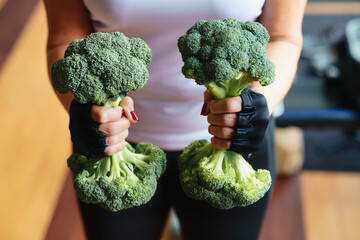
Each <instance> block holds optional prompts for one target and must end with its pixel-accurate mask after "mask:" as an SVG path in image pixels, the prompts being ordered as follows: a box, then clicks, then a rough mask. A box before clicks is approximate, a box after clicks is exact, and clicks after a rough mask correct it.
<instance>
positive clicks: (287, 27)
mask: <svg viewBox="0 0 360 240" xmlns="http://www.w3.org/2000/svg"><path fill="white" fill-rule="evenodd" d="M305 6H306V0H291V1H289V0H267V1H265V5H264V8H263V13H262V14H261V16H260V17H259V19H258V21H259V22H260V23H261V24H262V25H263V26H265V28H266V29H267V30H268V32H269V34H270V41H269V43H268V44H267V46H266V51H267V57H268V58H269V59H270V60H271V61H272V62H273V63H274V64H275V68H276V70H275V71H276V77H275V81H274V82H273V83H272V84H271V85H269V86H266V87H263V86H261V85H260V84H259V83H258V82H255V83H253V84H252V85H251V86H250V88H251V89H252V90H254V91H256V92H259V93H261V94H263V95H264V96H265V98H266V100H267V103H268V109H269V113H270V114H272V112H273V111H274V109H275V108H276V106H277V105H278V104H279V103H280V102H281V101H282V100H283V98H284V97H285V96H286V94H287V93H288V91H289V89H290V87H291V85H292V82H293V80H294V77H295V73H296V70H297V64H298V61H299V57H300V52H301V48H302V30H301V29H302V21H303V15H304V10H305ZM204 101H205V103H207V105H208V106H209V107H208V111H204V113H203V115H207V114H208V122H209V123H210V126H209V133H210V134H212V135H213V136H214V137H213V138H212V144H213V146H214V147H216V148H225V149H228V148H230V146H231V138H232V137H233V136H234V134H235V131H234V129H233V127H234V126H235V125H236V123H237V115H236V113H237V112H239V111H241V110H242V109H241V106H242V99H241V97H234V98H226V99H221V100H213V98H212V97H211V96H210V93H209V92H205V97H204Z"/></svg>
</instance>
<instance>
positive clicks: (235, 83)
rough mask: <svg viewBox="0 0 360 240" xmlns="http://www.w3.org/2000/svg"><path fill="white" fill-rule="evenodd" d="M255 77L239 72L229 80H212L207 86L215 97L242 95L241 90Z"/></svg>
mask: <svg viewBox="0 0 360 240" xmlns="http://www.w3.org/2000/svg"><path fill="white" fill-rule="evenodd" d="M254 81H255V79H254V78H253V77H251V75H250V74H248V73H245V72H242V71H241V72H239V73H238V74H237V75H236V76H235V77H234V78H232V79H230V80H228V81H227V82H215V81H213V82H210V83H208V84H206V85H205V87H206V88H207V89H208V90H209V91H210V92H211V93H212V95H213V96H214V97H215V99H222V98H227V97H237V96H240V94H241V92H242V91H243V90H244V89H245V88H246V87H247V86H249V85H250V84H251V83H252V82H254Z"/></svg>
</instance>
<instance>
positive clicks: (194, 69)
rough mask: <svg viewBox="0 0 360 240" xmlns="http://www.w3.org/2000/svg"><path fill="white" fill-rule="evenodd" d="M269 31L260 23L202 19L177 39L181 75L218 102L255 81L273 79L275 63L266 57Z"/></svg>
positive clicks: (266, 82) (265, 81) (266, 83)
mask: <svg viewBox="0 0 360 240" xmlns="http://www.w3.org/2000/svg"><path fill="white" fill-rule="evenodd" d="M269 38H270V37H269V34H268V32H267V30H266V29H265V28H264V27H263V26H262V25H261V24H260V23H258V22H251V21H249V22H245V23H243V22H239V21H237V20H235V19H225V20H223V21H221V20H209V21H205V20H200V21H198V22H196V23H195V24H194V25H193V26H192V27H191V28H190V29H189V30H188V31H187V32H186V34H185V35H183V36H181V37H180V38H179V40H178V48H179V51H180V53H181V56H182V59H183V61H184V66H183V67H182V72H183V74H184V75H185V77H186V78H193V79H195V82H196V83H197V84H199V85H204V86H205V87H206V88H207V89H209V91H210V92H211V93H212V94H213V95H214V97H215V98H216V99H221V98H224V97H236V96H239V95H240V94H241V91H242V90H244V88H245V87H247V86H248V85H250V84H251V83H252V82H253V81H259V83H260V84H261V85H263V86H266V85H269V84H270V83H272V81H273V80H274V76H275V67H274V64H273V63H272V62H271V61H270V60H269V59H268V58H267V57H266V56H265V45H266V44H267V42H268V41H269Z"/></svg>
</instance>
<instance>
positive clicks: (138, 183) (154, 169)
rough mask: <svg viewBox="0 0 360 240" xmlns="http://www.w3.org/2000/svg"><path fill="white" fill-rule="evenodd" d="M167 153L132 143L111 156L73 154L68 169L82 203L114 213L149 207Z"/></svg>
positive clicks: (147, 144) (148, 145)
mask: <svg viewBox="0 0 360 240" xmlns="http://www.w3.org/2000/svg"><path fill="white" fill-rule="evenodd" d="M165 161H166V156H165V153H164V152H163V151H162V150H161V149H160V148H158V147H156V146H154V145H152V144H150V143H139V144H137V145H136V147H135V148H133V147H132V146H131V145H130V144H129V143H126V147H125V148H124V149H123V150H122V151H120V152H118V153H115V154H114V155H112V156H109V157H103V158H100V159H88V158H86V157H85V156H83V155H80V154H78V153H73V154H72V155H71V156H70V157H69V159H68V166H69V168H70V169H71V171H72V172H73V173H74V175H76V177H75V180H74V188H75V191H76V193H77V195H78V197H79V199H81V200H82V201H83V202H85V203H91V204H99V205H100V206H101V207H103V208H104V209H106V210H108V211H111V212H115V211H119V210H122V209H126V208H130V207H134V206H139V205H142V204H144V203H147V202H148V201H149V200H150V199H151V197H152V196H153V195H154V193H155V190H156V187H157V180H158V179H159V177H160V176H161V175H162V173H163V172H164V171H165V166H166V162H165Z"/></svg>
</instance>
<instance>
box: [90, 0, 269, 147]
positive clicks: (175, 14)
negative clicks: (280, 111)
mask: <svg viewBox="0 0 360 240" xmlns="http://www.w3.org/2000/svg"><path fill="white" fill-rule="evenodd" d="M84 3H85V5H86V6H87V8H88V9H89V11H90V13H91V18H92V21H93V26H94V29H95V31H101V32H113V31H121V32H123V33H124V34H125V35H126V36H127V37H140V38H142V39H144V40H145V41H146V43H147V44H148V45H149V46H150V48H151V50H152V54H153V58H152V62H151V64H150V65H149V68H148V69H149V73H150V78H149V80H148V82H147V84H146V86H145V87H144V88H143V89H141V90H138V91H136V92H130V93H129V95H130V96H131V97H132V98H133V99H134V102H135V112H136V114H137V115H138V117H139V119H140V121H139V122H138V123H137V124H132V125H131V127H130V131H129V136H128V138H127V140H128V141H130V142H135V143H136V142H151V143H153V144H155V145H157V146H159V147H161V148H162V149H164V150H170V151H171V150H183V149H184V147H186V146H187V145H188V144H189V143H190V142H192V141H194V140H198V139H210V138H211V136H210V135H209V133H208V125H209V124H208V123H207V119H206V117H204V116H201V115H200V111H201V107H202V104H203V93H204V90H205V87H203V86H198V85H196V83H195V81H194V80H192V79H186V78H185V77H184V76H183V75H182V73H181V67H182V66H183V62H182V60H181V55H180V53H179V51H178V48H177V40H178V38H179V37H180V36H181V35H183V34H185V32H186V30H187V29H188V28H190V27H191V26H192V25H193V24H194V23H195V22H196V21H198V20H210V19H225V18H235V19H237V20H240V21H248V20H255V19H256V18H257V17H258V16H259V15H260V14H261V9H262V7H263V4H264V0H251V1H249V0H172V1H169V0H84Z"/></svg>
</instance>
